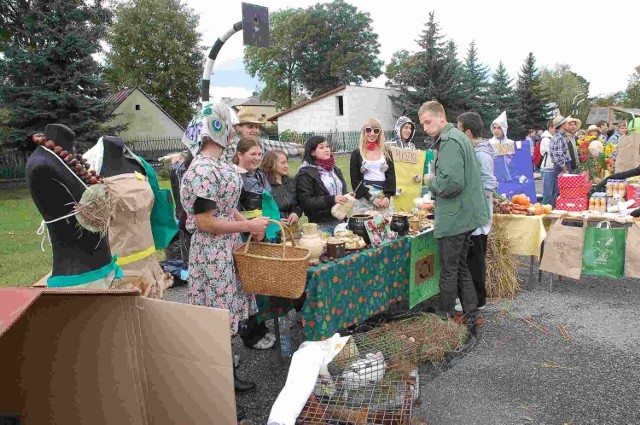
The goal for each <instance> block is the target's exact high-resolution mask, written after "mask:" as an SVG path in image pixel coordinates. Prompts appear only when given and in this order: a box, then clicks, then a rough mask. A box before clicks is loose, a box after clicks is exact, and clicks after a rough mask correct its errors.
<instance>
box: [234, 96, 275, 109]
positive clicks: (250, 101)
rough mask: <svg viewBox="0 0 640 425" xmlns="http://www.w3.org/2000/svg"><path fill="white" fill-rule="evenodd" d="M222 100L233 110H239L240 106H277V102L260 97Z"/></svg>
mask: <svg viewBox="0 0 640 425" xmlns="http://www.w3.org/2000/svg"><path fill="white" fill-rule="evenodd" d="M222 100H223V102H224V103H226V104H227V105H229V107H231V108H237V107H239V106H273V107H275V106H276V102H273V101H271V100H262V99H260V97H259V96H251V97H238V98H235V99H229V98H227V99H222Z"/></svg>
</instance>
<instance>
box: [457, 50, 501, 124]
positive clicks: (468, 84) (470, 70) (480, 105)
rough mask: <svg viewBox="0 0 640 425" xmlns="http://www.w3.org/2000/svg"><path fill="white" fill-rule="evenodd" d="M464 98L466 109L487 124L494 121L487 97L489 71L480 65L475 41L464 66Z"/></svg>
mask: <svg viewBox="0 0 640 425" xmlns="http://www.w3.org/2000/svg"><path fill="white" fill-rule="evenodd" d="M462 70H463V74H462V76H463V87H462V89H463V96H464V100H465V106H466V107H465V109H466V110H467V111H472V112H476V113H478V114H480V116H481V117H482V119H483V120H484V122H485V123H487V120H489V122H491V121H493V119H494V118H495V117H493V116H492V112H493V111H492V110H491V108H489V105H488V102H487V97H488V89H489V70H488V68H487V67H486V66H485V65H483V64H482V63H480V60H479V59H478V50H477V49H476V43H475V41H472V42H471V44H470V45H469V50H467V57H466V58H465V60H464V64H463V66H462ZM487 125H488V123H487Z"/></svg>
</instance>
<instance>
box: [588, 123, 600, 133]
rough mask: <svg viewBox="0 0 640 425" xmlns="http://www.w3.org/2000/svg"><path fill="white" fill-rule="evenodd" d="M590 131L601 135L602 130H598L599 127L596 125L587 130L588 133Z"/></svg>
mask: <svg viewBox="0 0 640 425" xmlns="http://www.w3.org/2000/svg"><path fill="white" fill-rule="evenodd" d="M590 131H597V132H598V133H600V129H599V128H598V126H597V125H595V124H591V125H590V126H589V127H588V128H587V133H588V132H590Z"/></svg>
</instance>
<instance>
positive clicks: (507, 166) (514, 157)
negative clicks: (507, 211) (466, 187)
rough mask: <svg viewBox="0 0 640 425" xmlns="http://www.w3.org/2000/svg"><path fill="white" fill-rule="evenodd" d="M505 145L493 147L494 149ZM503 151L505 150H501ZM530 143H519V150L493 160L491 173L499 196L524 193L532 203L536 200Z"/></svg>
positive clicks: (525, 141) (509, 196)
mask: <svg viewBox="0 0 640 425" xmlns="http://www.w3.org/2000/svg"><path fill="white" fill-rule="evenodd" d="M509 145H510V146H511V147H512V148H514V149H515V146H514V145H512V144H506V145H493V147H494V148H496V149H497V148H498V147H499V146H509ZM503 149H505V151H506V150H507V148H503ZM531 161H532V160H531V150H530V143H529V141H527V140H523V141H522V142H521V146H520V148H519V149H515V153H513V154H505V155H498V156H496V157H495V158H494V160H493V173H494V175H495V176H496V179H497V180H498V189H497V192H498V193H499V194H501V195H502V194H504V195H505V196H506V197H507V198H511V197H512V196H513V195H518V194H521V193H524V194H525V195H527V196H528V197H529V198H531V201H532V202H533V201H534V200H535V199H536V184H535V181H534V179H533V163H532V162H531Z"/></svg>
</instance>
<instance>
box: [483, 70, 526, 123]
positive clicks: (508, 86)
mask: <svg viewBox="0 0 640 425" xmlns="http://www.w3.org/2000/svg"><path fill="white" fill-rule="evenodd" d="M512 83H513V80H512V79H511V77H509V74H508V73H507V69H506V68H505V66H504V64H503V63H502V61H500V63H499V64H498V69H496V71H495V72H494V74H493V75H492V81H491V83H489V87H488V91H487V104H488V105H487V106H488V108H487V109H488V112H487V113H488V118H487V122H485V128H486V130H487V131H488V134H490V128H491V122H492V121H493V120H494V119H496V118H497V117H498V115H500V114H501V113H502V111H507V120H508V124H509V128H511V129H516V128H517V127H518V117H517V116H516V106H517V104H518V103H517V98H516V96H515V94H514V91H513V87H512Z"/></svg>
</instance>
